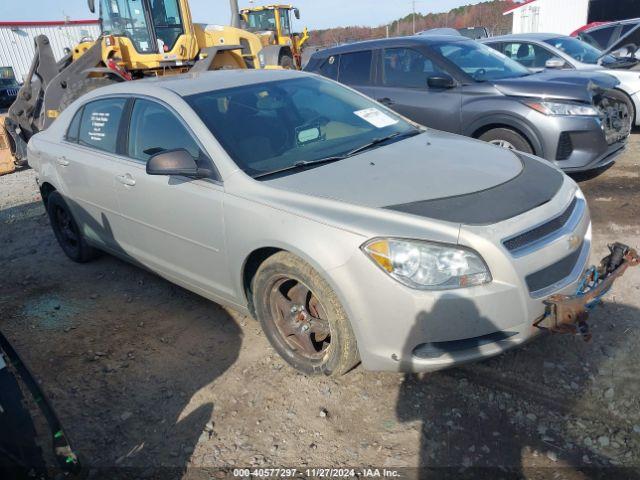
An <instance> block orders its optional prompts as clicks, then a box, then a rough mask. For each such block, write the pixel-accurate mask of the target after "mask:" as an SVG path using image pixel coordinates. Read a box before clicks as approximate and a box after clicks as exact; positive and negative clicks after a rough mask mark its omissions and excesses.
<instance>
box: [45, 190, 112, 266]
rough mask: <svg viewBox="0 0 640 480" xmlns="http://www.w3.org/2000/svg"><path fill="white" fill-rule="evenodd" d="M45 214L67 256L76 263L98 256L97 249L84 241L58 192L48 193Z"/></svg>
mask: <svg viewBox="0 0 640 480" xmlns="http://www.w3.org/2000/svg"><path fill="white" fill-rule="evenodd" d="M47 214H48V215H49V221H50V222H51V228H52V229H53V233H54V234H55V236H56V240H58V243H59V244H60V247H61V248H62V251H63V252H64V253H65V254H66V255H67V257H69V258H70V259H71V260H73V261H74V262H77V263H86V262H89V261H91V260H93V259H94V258H96V257H97V256H98V254H99V252H98V250H96V249H95V248H93V247H92V246H90V245H89V244H88V243H87V242H86V240H85V239H84V237H83V236H82V234H81V233H80V229H79V228H78V224H77V223H76V220H75V219H74V218H73V215H72V214H71V210H70V209H69V206H68V205H67V202H65V201H64V198H62V195H60V194H59V193H58V192H51V193H50V194H49V197H48V198H47Z"/></svg>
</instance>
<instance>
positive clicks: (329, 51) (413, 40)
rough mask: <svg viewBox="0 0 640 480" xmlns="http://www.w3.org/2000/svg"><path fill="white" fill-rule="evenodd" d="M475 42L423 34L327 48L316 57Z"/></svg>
mask: <svg viewBox="0 0 640 480" xmlns="http://www.w3.org/2000/svg"><path fill="white" fill-rule="evenodd" d="M443 41H444V42H450V43H453V42H473V40H471V39H470V38H467V37H464V36H462V35H439V34H437V33H436V34H430V33H428V32H427V33H423V34H421V35H412V36H408V37H392V38H379V39H376V40H366V41H362V42H354V43H349V44H346V45H340V46H338V47H331V48H326V49H324V50H320V51H318V52H316V53H314V55H313V56H314V57H316V56H321V57H324V56H328V55H338V54H341V53H348V52H352V51H359V50H365V49H367V48H371V49H374V48H384V47H388V46H393V45H431V44H434V43H442V42H443Z"/></svg>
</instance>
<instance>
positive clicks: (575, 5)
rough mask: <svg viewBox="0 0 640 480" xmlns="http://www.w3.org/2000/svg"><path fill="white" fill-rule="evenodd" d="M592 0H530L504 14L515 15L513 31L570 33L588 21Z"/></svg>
mask: <svg viewBox="0 0 640 480" xmlns="http://www.w3.org/2000/svg"><path fill="white" fill-rule="evenodd" d="M589 3H590V0H528V1H525V2H524V3H522V4H521V5H519V6H517V7H513V8H511V9H509V10H507V11H506V12H504V13H503V15H513V33H531V32H546V33H560V34H564V35H569V34H570V33H571V32H573V31H575V30H577V29H578V28H580V27H582V26H583V25H585V24H586V23H588V19H589Z"/></svg>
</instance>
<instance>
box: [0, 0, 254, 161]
mask: <svg viewBox="0 0 640 480" xmlns="http://www.w3.org/2000/svg"><path fill="white" fill-rule="evenodd" d="M87 1H88V6H89V9H90V10H91V12H95V11H96V6H99V8H100V23H101V26H102V34H101V36H100V38H98V39H97V40H86V41H81V43H80V44H78V45H76V46H75V47H73V48H72V49H70V50H69V52H68V54H67V55H66V56H65V57H63V58H62V59H61V60H57V59H56V58H55V56H54V52H53V49H52V48H51V43H50V41H49V39H48V38H47V37H46V36H44V35H40V36H38V37H36V39H35V49H36V54H35V56H34V59H33V62H32V64H31V68H30V70H29V73H28V74H27V76H26V78H25V82H24V84H23V86H22V87H21V89H20V91H19V93H18V97H17V99H16V101H15V102H14V103H13V105H11V107H10V108H9V112H8V115H7V118H6V120H5V128H6V131H7V133H8V134H9V137H10V138H9V145H10V147H11V153H12V155H13V157H14V160H15V162H16V164H18V165H20V164H24V163H25V162H26V158H27V143H28V142H29V139H30V138H31V137H32V136H33V135H34V134H35V133H37V132H39V131H42V130H45V129H46V128H48V127H49V125H51V123H52V122H54V121H55V119H56V118H57V117H58V115H59V114H60V112H62V111H63V110H64V109H65V108H67V107H68V106H69V105H70V104H71V103H72V102H73V101H75V100H76V99H77V98H79V97H81V96H82V95H84V94H85V93H88V92H89V91H91V90H94V89H96V88H99V87H102V86H105V85H108V84H110V83H114V82H122V81H129V80H136V79H139V78H143V77H148V76H165V75H175V74H179V73H184V72H187V71H191V72H202V71H208V70H219V69H223V68H224V69H227V68H262V67H265V66H266V65H265V64H264V63H263V61H264V59H265V57H264V56H263V55H262V53H261V50H262V42H261V40H260V38H259V37H258V36H257V35H255V34H253V33H251V32H248V31H246V30H242V29H241V28H237V25H236V26H234V27H231V26H207V25H200V24H195V23H193V19H192V18H191V10H190V8H189V2H188V0H98V2H99V5H96V0H87ZM230 5H231V8H232V15H233V16H234V17H238V4H237V0H230ZM236 23H239V22H236ZM0 150H2V146H0Z"/></svg>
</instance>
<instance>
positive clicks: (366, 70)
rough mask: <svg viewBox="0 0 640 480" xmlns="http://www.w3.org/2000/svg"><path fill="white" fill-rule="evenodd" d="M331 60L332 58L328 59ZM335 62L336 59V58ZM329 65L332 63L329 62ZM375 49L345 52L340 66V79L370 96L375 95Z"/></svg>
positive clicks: (341, 81)
mask: <svg viewBox="0 0 640 480" xmlns="http://www.w3.org/2000/svg"><path fill="white" fill-rule="evenodd" d="M328 61H329V62H330V61H331V58H329V59H328ZM334 64H335V59H334ZM329 67H331V65H330V64H329ZM374 75H375V72H374V63H373V51H372V50H362V51H359V52H352V53H343V54H341V55H340V61H339V66H338V81H339V82H340V83H344V84H345V85H349V86H350V87H351V88H355V89H356V90H358V91H360V92H362V93H364V94H365V95H367V96H368V97H371V98H374V97H375V88H374V81H373V79H374Z"/></svg>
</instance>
